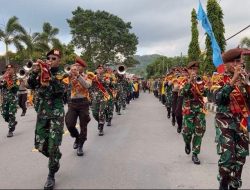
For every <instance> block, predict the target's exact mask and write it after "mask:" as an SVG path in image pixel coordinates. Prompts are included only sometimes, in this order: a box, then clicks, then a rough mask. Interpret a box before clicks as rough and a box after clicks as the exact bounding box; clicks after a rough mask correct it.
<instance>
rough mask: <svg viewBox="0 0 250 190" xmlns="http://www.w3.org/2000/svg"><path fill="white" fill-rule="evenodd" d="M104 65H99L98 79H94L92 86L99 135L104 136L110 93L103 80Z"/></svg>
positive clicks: (94, 114)
mask: <svg viewBox="0 0 250 190" xmlns="http://www.w3.org/2000/svg"><path fill="white" fill-rule="evenodd" d="M103 72H104V68H103V65H99V66H98V67H97V69H96V73H97V74H96V77H97V78H96V80H93V81H92V87H91V88H90V95H91V99H92V114H93V117H94V118H95V120H96V121H97V122H98V130H99V136H103V135H104V133H103V128H104V124H105V109H106V106H107V102H108V100H109V99H110V95H109V94H108V92H107V90H106V89H105V87H104V81H103Z"/></svg>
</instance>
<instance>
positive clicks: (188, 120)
mask: <svg viewBox="0 0 250 190" xmlns="http://www.w3.org/2000/svg"><path fill="white" fill-rule="evenodd" d="M191 88H192V85H191V84H186V85H185V86H184V88H183V90H182V96H183V97H184V101H183V107H182V113H183V131H182V134H183V138H184V141H185V143H186V144H190V143H191V141H192V145H193V148H192V152H193V153H194V154H196V155H197V154H199V153H200V147H201V142H202V137H203V135H204V133H205V131H206V120H205V112H204V109H205V108H204V103H203V101H202V99H203V96H206V95H205V94H202V95H200V97H196V96H199V95H198V94H197V95H195V94H193V93H195V92H193V93H192V91H191Z"/></svg>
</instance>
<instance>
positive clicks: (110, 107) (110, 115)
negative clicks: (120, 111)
mask: <svg viewBox="0 0 250 190" xmlns="http://www.w3.org/2000/svg"><path fill="white" fill-rule="evenodd" d="M110 80H111V79H110ZM104 87H105V88H106V90H107V91H108V93H109V95H110V99H109V100H108V101H107V105H106V109H105V116H106V122H110V121H111V120H112V118H113V112H114V96H113V93H112V92H113V90H114V86H113V84H112V83H110V84H108V83H107V82H105V83H104Z"/></svg>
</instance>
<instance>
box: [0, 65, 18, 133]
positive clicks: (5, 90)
mask: <svg viewBox="0 0 250 190" xmlns="http://www.w3.org/2000/svg"><path fill="white" fill-rule="evenodd" d="M0 88H2V96H3V102H2V116H3V118H4V120H5V121H6V122H8V123H9V132H8V134H7V137H12V136H13V132H14V130H15V127H16V125H17V121H16V116H15V115H16V112H17V91H18V88H19V87H18V83H17V79H16V76H15V70H14V67H13V65H11V64H9V65H7V66H6V72H5V74H4V76H3V79H2V82H1V85H0Z"/></svg>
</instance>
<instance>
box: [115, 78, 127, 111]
mask: <svg viewBox="0 0 250 190" xmlns="http://www.w3.org/2000/svg"><path fill="white" fill-rule="evenodd" d="M116 87H117V96H116V112H117V113H118V114H120V111H121V107H122V106H124V104H125V105H126V97H125V92H124V78H123V77H122V76H119V75H118V77H117V84H116Z"/></svg>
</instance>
